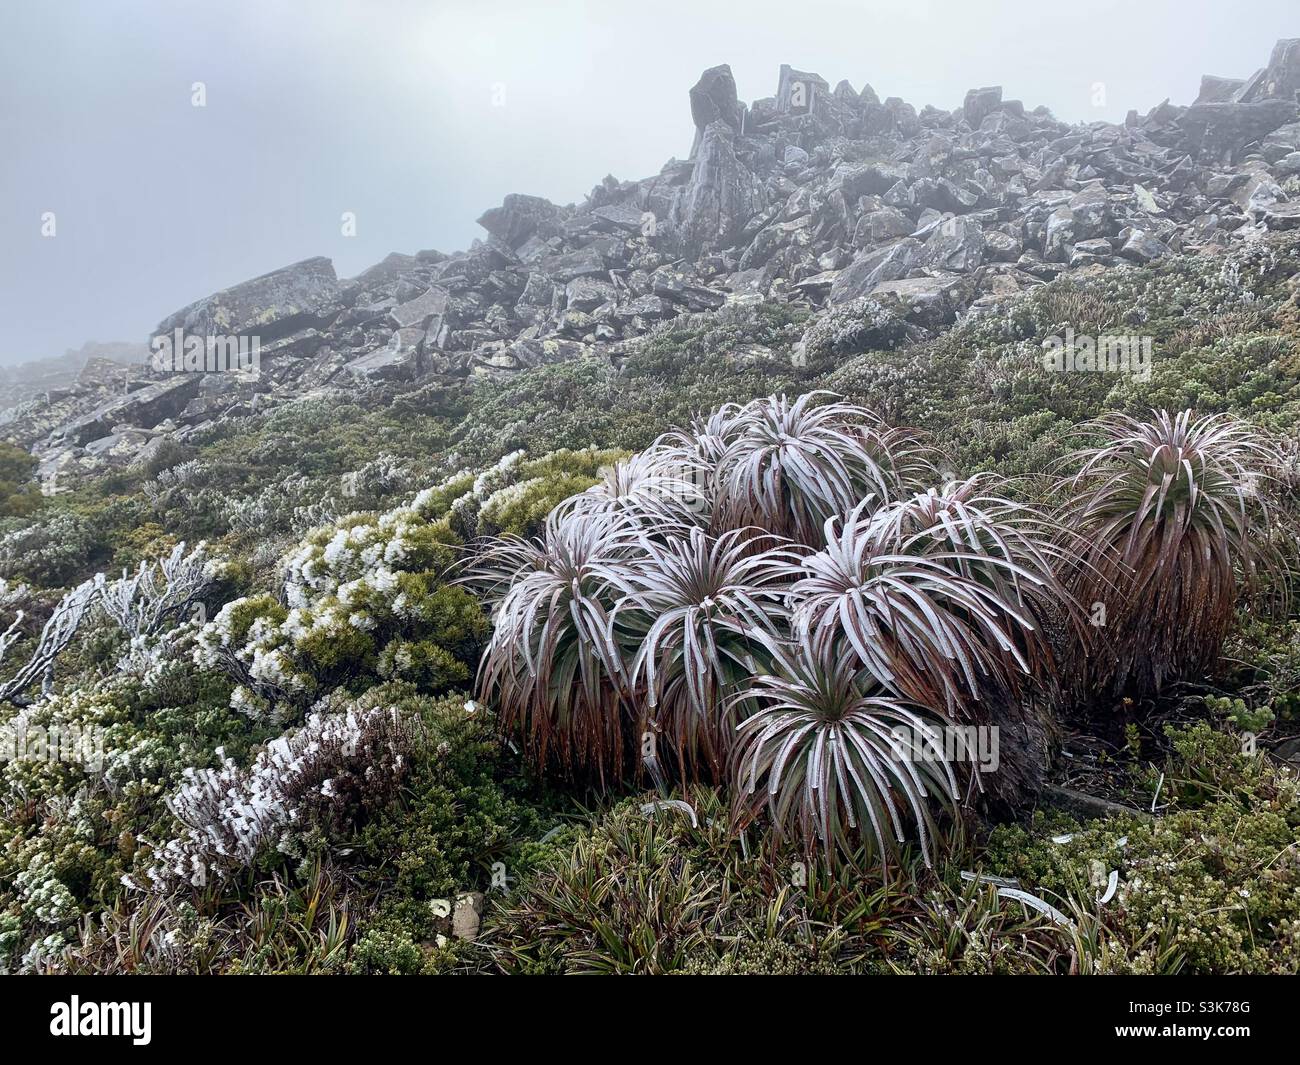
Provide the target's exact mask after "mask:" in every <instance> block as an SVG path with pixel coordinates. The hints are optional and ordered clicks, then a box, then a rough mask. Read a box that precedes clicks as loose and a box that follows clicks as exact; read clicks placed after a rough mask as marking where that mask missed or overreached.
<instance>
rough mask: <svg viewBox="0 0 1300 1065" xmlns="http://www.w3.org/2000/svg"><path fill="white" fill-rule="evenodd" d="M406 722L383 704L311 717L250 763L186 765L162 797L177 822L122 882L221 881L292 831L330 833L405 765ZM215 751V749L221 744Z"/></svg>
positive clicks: (377, 798)
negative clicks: (173, 833)
mask: <svg viewBox="0 0 1300 1065" xmlns="http://www.w3.org/2000/svg"><path fill="white" fill-rule="evenodd" d="M410 729H411V726H410V723H409V722H408V721H407V720H406V719H404V718H403V717H402V716H401V715H400V714H399V713H397V712H396V711H394V710H392V709H390V708H388V707H386V706H370V707H361V706H353V707H351V708H349V709H347V710H346V711H344V712H342V713H333V714H313V715H312V716H311V717H310V718H308V720H307V723H306V724H305V725H304V726H303V727H302V728H300V729H298V730H297V731H295V732H293V733H291V734H288V735H285V736H281V737H279V738H278V739H276V740H273V741H272V742H271V743H270V744H268V745H267V746H266V747H265V749H263V751H262V752H261V753H260V754H259V755H258V756H257V758H256V759H254V761H253V763H252V765H250V766H248V767H247V768H243V767H240V766H238V765H236V764H235V762H234V761H233V760H232V759H229V758H226V759H224V760H223V761H222V763H221V765H220V767H219V768H216V769H197V770H196V769H187V770H186V771H185V773H184V781H185V782H184V784H183V785H182V786H181V788H180V790H179V791H178V792H176V794H174V795H172V796H171V797H170V798H169V799H168V800H167V805H168V808H169V809H170V810H171V811H172V813H173V814H174V815H175V817H176V819H177V820H178V821H179V822H180V823H181V825H182V826H183V830H182V832H181V834H180V835H179V836H177V837H176V838H174V839H172V840H169V841H168V842H167V843H165V844H164V845H163V846H162V847H160V848H159V849H158V850H157V851H156V852H155V853H154V856H153V858H154V861H153V864H151V865H150V866H149V867H148V869H147V871H146V872H145V873H144V874H143V876H142V877H140V878H134V877H129V878H126V879H125V880H124V881H123V882H124V883H126V885H127V886H128V887H132V888H135V887H139V888H146V889H150V890H154V891H159V892H172V891H177V890H181V889H183V888H184V887H185V886H186V885H190V886H193V887H199V888H201V887H204V886H206V885H207V884H209V883H210V882H213V881H222V880H225V879H227V878H228V877H229V876H231V875H232V874H234V873H236V872H238V871H239V870H241V869H246V868H248V867H249V866H251V865H252V864H253V863H254V861H256V859H257V857H258V855H259V854H260V853H262V852H263V851H265V850H268V849H271V848H280V849H282V850H283V849H291V847H292V839H293V837H294V836H295V834H301V833H305V832H310V831H312V830H313V829H317V830H322V831H325V832H327V833H328V832H331V831H336V830H338V829H340V828H342V827H344V826H346V825H348V824H350V823H352V821H354V820H355V819H356V818H357V817H358V816H359V815H360V814H362V813H364V812H366V811H370V810H375V809H377V808H379V807H380V806H382V805H383V804H384V803H386V802H388V801H389V800H390V799H391V798H392V797H393V795H394V794H395V792H396V788H397V786H398V784H399V783H400V782H401V780H402V778H403V776H404V775H405V774H406V771H407V768H408V762H407V754H408V752H409V750H410V749H411V746H412V734H411V731H410ZM218 754H221V752H220V750H219V751H218Z"/></svg>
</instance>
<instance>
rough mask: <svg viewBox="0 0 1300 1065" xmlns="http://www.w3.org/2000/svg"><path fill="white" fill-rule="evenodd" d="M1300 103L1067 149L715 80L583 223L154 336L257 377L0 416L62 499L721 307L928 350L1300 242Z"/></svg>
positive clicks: (889, 106) (83, 378) (1168, 118)
mask: <svg viewBox="0 0 1300 1065" xmlns="http://www.w3.org/2000/svg"><path fill="white" fill-rule="evenodd" d="M1298 92H1300V40H1283V41H1279V42H1278V44H1277V46H1276V47H1275V48H1274V50H1273V53H1272V55H1271V57H1270V58H1269V61H1268V64H1267V65H1266V66H1265V67H1263V68H1262V69H1260V70H1259V71H1257V72H1256V73H1254V74H1253V75H1251V76H1250V77H1247V78H1228V77H1221V76H1212V75H1206V76H1205V77H1204V78H1203V79H1202V83H1201V89H1200V93H1199V95H1198V96H1197V98H1196V99H1195V100H1194V101H1192V102H1191V103H1190V104H1187V105H1175V104H1172V103H1170V102H1169V101H1168V100H1166V101H1164V102H1162V103H1160V104H1158V105H1157V106H1155V107H1153V108H1151V109H1150V110H1149V111H1147V112H1146V113H1145V114H1139V113H1138V112H1137V111H1131V112H1129V114H1128V117H1127V118H1126V119H1125V121H1124V122H1123V123H1122V124H1118V125H1115V124H1111V123H1106V122H1093V123H1088V124H1084V125H1070V124H1067V123H1064V122H1061V121H1059V120H1057V119H1056V118H1054V117H1053V116H1052V114H1051V113H1050V112H1049V111H1048V110H1047V109H1046V108H1044V107H1036V108H1029V107H1027V106H1026V105H1025V104H1024V103H1022V102H1021V101H1020V100H1015V99H1006V98H1004V95H1003V91H1002V89H1001V87H999V86H985V87H979V88H972V89H971V90H970V91H969V92H968V93H967V94H966V96H965V99H964V100H963V101H962V103H961V105H960V106H958V107H956V108H954V109H953V110H951V111H944V110H940V109H937V108H934V107H926V108H924V109H922V110H920V111H918V110H917V109H916V108H914V107H913V106H912V105H911V104H908V103H906V102H904V101H903V100H900V99H898V98H896V97H887V98H885V99H883V100H882V99H881V97H880V95H879V94H878V93H877V92H876V90H875V89H874V88H872V86H870V85H862V86H861V87H860V88H854V86H853V85H852V84H850V83H849V82H848V81H840V82H839V83H838V84H837V85H835V86H834V88H832V87H831V85H830V83H829V82H828V81H827V80H826V79H825V78H824V77H822V76H821V75H820V74H816V73H812V72H809V71H802V70H796V69H794V68H793V67H790V66H782V67H781V69H780V71H779V74H778V76H777V82H776V93H775V95H773V96H770V97H765V98H763V99H760V100H755V101H753V102H752V103H749V104H746V103H745V102H743V101H741V100H739V99H738V98H737V94H736V84H735V80H734V78H733V76H732V72H731V69H730V67H729V66H727V65H726V64H722V65H719V66H716V67H712V68H710V69H709V70H706V71H704V73H703V74H702V75H701V76H700V79H699V81H698V82H696V84H695V85H694V86H692V87H691V88H690V89H689V91H688V93H687V100H686V101H685V102H686V103H688V105H689V114H690V119H691V121H692V123H693V125H694V135H693V142H692V149H691V155H690V157H689V158H687V159H675V158H674V159H671V160H669V161H668V162H667V163H666V164H665V165H664V167H663V168H662V169H661V170H660V172H659V173H658V174H655V175H653V176H651V177H647V178H643V179H641V180H637V181H619V180H617V179H616V178H614V177H606V178H605V179H604V180H603V181H601V182H600V183H599V184H598V185H596V186H595V188H593V189H592V191H591V193H590V194H589V195H588V196H587V198H586V199H585V200H584V201H583V202H582V203H580V204H570V205H565V206H560V205H556V204H553V203H551V202H549V201H547V200H545V199H542V198H540V197H537V196H530V195H524V194H516V195H510V196H507V197H506V199H505V201H504V202H503V203H502V204H501V205H500V206H497V207H493V208H491V209H490V210H488V211H486V212H485V213H484V214H483V215H482V217H481V218H480V219H479V224H480V225H482V227H483V229H484V230H485V231H486V236H485V237H484V238H483V239H482V240H479V241H475V243H474V244H473V246H472V247H470V249H469V250H468V251H463V252H458V253H455V254H450V255H448V254H443V253H440V252H437V251H420V252H417V253H416V254H414V255H407V254H400V253H393V254H392V255H390V256H388V258H386V259H384V260H383V261H382V262H380V263H378V264H376V265H374V266H372V267H371V268H369V269H368V270H366V271H364V272H363V273H361V274H359V275H358V276H356V277H354V278H350V279H340V278H338V277H337V276H336V273H335V270H334V267H333V265H332V263H331V262H330V261H329V260H328V259H325V258H314V259H308V260H305V261H303V262H299V263H295V264H293V265H290V266H285V267H283V268H281V269H278V270H274V271H272V272H270V273H268V274H265V275H263V276H261V277H258V278H254V279H253V280H250V281H246V282H243V283H242V284H239V285H235V286H234V287H232V288H229V289H226V290H224V291H221V292H217V293H214V294H213V295H211V296H208V297H206V298H205V299H202V300H199V301H198V302H197V303H194V304H192V305H190V306H188V307H184V308H181V309H180V310H177V311H175V312H174V313H172V314H170V315H168V316H166V317H165V318H163V319H162V320H161V321H160V322H159V324H158V327H157V329H156V330H155V336H156V337H162V336H171V335H176V334H177V332H178V331H179V332H180V334H182V335H185V336H198V337H204V338H207V337H230V336H235V337H255V338H256V341H257V345H258V347H257V365H256V366H255V367H252V369H255V370H256V371H257V372H255V373H254V372H235V373H216V372H211V373H204V372H197V371H201V370H202V369H203V368H204V367H203V365H202V364H201V363H199V364H197V365H196V366H195V367H193V371H195V372H190V371H187V370H185V369H182V370H181V372H176V369H175V367H176V366H177V365H178V364H177V363H170V362H169V363H168V364H167V366H166V368H165V369H160V368H158V367H157V366H154V365H149V364H147V363H146V364H143V365H141V364H137V365H136V366H135V367H133V368H132V367H128V368H122V367H120V366H114V365H111V364H100V363H97V362H92V363H90V364H88V365H87V366H86V368H85V369H84V370H83V372H82V373H81V374H80V376H79V377H77V378H76V379H74V380H71V381H61V382H60V387H59V388H57V389H55V390H51V391H48V392H45V393H38V394H36V395H26V396H24V397H23V398H22V402H21V403H20V404H19V405H18V406H16V407H13V408H11V409H10V410H8V411H6V412H5V414H4V416H3V417H4V419H5V424H4V430H5V435H6V436H7V437H8V438H9V439H10V440H12V441H14V442H16V443H19V444H21V445H22V446H24V447H27V448H30V449H31V450H32V451H33V452H34V453H35V454H36V455H37V456H38V457H39V458H40V460H41V472H42V476H43V480H44V484H45V486H46V490H47V491H53V490H57V489H58V488H59V486H60V484H61V479H60V476H59V475H60V474H61V473H64V472H72V471H82V470H95V469H101V468H103V467H105V466H106V465H112V464H129V463H133V462H137V461H138V460H139V457H140V453H141V452H142V451H143V450H144V449H146V448H149V447H150V446H151V444H152V443H153V442H154V441H156V440H157V439H158V438H173V439H175V440H177V441H179V442H184V441H185V440H187V439H188V438H190V437H192V436H193V435H194V434H196V433H199V432H201V431H203V430H204V429H206V428H208V427H211V426H212V425H213V424H214V423H215V422H216V421H218V420H219V419H221V418H223V417H226V416H231V415H237V414H247V413H250V412H257V411H261V410H266V409H268V408H270V407H273V406H276V405H279V404H283V403H285V402H288V401H291V400H294V399H296V398H301V397H303V396H306V395H319V394H321V393H322V392H324V391H329V390H341V391H346V392H349V393H356V392H358V391H365V390H374V391H375V393H376V395H377V396H378V397H380V398H381V399H382V397H384V396H390V395H392V394H394V393H395V392H398V391H401V390H403V389H406V388H410V387H414V386H423V385H425V384H428V383H430V382H436V383H442V384H446V385H449V386H454V385H457V384H459V383H460V382H464V381H467V380H469V381H472V380H473V379H476V378H481V377H498V376H503V375H510V374H514V373H517V372H518V371H520V370H523V369H526V368H529V367H533V366H537V365H539V364H542V363H552V362H557V361H563V360H575V359H598V360H604V361H606V362H608V363H611V364H614V365H617V364H618V363H619V361H620V360H621V359H622V358H624V357H625V356H626V355H627V354H628V352H629V351H630V350H633V349H634V347H635V346H636V345H637V344H638V343H640V342H641V338H643V337H645V336H646V335H647V334H651V333H652V332H654V331H655V330H656V328H657V327H659V326H660V323H663V322H664V321H665V320H668V319H672V318H674V317H676V316H679V315H682V314H686V313H698V312H710V311H715V310H718V309H720V308H723V307H725V306H727V305H728V304H735V303H740V302H760V301H771V302H776V303H788V304H799V305H803V306H805V307H808V308H811V309H814V310H818V311H820V310H821V309H823V308H834V307H836V306H839V305H845V304H852V305H853V306H852V308H850V310H851V311H852V313H853V314H854V315H855V316H856V317H857V318H859V319H862V320H863V323H864V324H863V325H862V328H865V329H867V330H868V331H872V329H873V324H874V325H878V326H879V328H878V329H874V335H876V336H877V340H878V341H879V338H880V337H894V338H896V340H897V341H901V340H903V339H912V340H915V339H917V338H923V337H925V336H926V335H927V334H933V333H935V332H938V331H941V330H943V329H945V328H946V327H948V326H949V325H951V324H952V323H954V322H955V321H957V320H958V319H961V318H964V317H967V316H972V315H978V314H981V313H984V312H987V311H988V310H990V309H992V308H994V307H997V306H999V305H1001V304H1003V303H1004V302H1005V301H1007V300H1010V299H1014V298H1016V297H1017V296H1018V295H1019V294H1021V293H1023V292H1025V291H1026V290H1028V289H1031V288H1033V287H1035V286H1037V285H1040V284H1042V283H1043V282H1045V281H1048V280H1050V279H1052V278H1054V277H1056V276H1057V275H1059V274H1062V273H1065V272H1068V271H1097V270H1101V269H1107V268H1111V267H1115V266H1122V265H1124V264H1128V263H1139V264H1140V263H1146V262H1150V261H1151V260H1154V259H1158V258H1161V257H1162V256H1166V255H1169V254H1171V253H1179V252H1195V251H1198V250H1201V249H1211V248H1215V247H1216V246H1225V245H1228V244H1231V243H1233V242H1243V241H1251V240H1254V239H1256V238H1258V237H1260V236H1262V235H1263V234H1265V233H1266V232H1268V231H1270V230H1285V229H1292V228H1296V227H1300V200H1296V199H1292V198H1289V197H1288V195H1287V193H1286V192H1285V191H1284V188H1283V186H1284V185H1285V184H1286V182H1287V179H1288V178H1291V177H1294V176H1295V175H1297V174H1300V107H1298V104H1297V93H1298ZM685 110H686V109H685V108H684V111H685ZM683 118H685V115H683ZM1293 187H1294V186H1293ZM817 328H818V320H817V319H816V318H815V319H814V320H813V322H812V324H811V325H810V326H809V329H810V330H815V329H817ZM244 369H245V370H247V369H248V368H247V367H245V368H244Z"/></svg>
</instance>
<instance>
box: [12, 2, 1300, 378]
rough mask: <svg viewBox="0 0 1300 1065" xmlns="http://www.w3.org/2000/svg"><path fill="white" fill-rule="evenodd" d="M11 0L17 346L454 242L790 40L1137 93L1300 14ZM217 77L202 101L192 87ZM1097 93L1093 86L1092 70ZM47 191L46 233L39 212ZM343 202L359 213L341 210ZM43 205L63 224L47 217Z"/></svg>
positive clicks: (1067, 6) (680, 125)
mask: <svg viewBox="0 0 1300 1065" xmlns="http://www.w3.org/2000/svg"><path fill="white" fill-rule="evenodd" d="M1248 10H1249V17H1244V14H1245V11H1246V8H1244V6H1243V5H1241V4H1235V3H1225V2H1224V0H1120V2H1111V0H1090V2H1088V3H1080V2H1078V0H1075V2H1072V3H1059V2H1056V0H1014V2H1013V0H1005V2H996V0H954V2H949V0H929V2H926V0H888V2H878V0H780V2H773V0H748V2H747V0H654V2H646V0H638V2H635V3H633V2H624V0H599V2H596V0H545V2H542V0H536V2H533V3H525V2H522V0H424V2H414V0H412V2H404V0H369V2H349V0H310V2H309V0H298V2H296V3H287V2H281V0H220V2H212V3H204V4H201V5H200V4H197V3H182V2H180V0H120V2H119V0H84V2H70V0H37V2H29V3H19V2H17V0H4V3H3V12H4V18H3V23H0V26H2V28H0V361H6V362H12V361H19V360H22V359H27V358H34V357H39V356H44V355H51V354H56V353H59V352H61V351H63V350H64V349H65V348H68V347H80V346H81V344H82V343H83V342H84V341H86V340H89V339H96V340H101V341H107V340H139V341H143V340H144V339H145V338H146V337H147V336H148V334H149V332H150V330H151V329H152V327H153V326H154V325H155V324H156V323H157V322H158V320H159V319H160V318H162V317H164V316H165V315H166V314H168V313H170V312H171V311H173V310H176V309H177V308H179V307H181V306H183V305H185V304H186V303H189V302H191V301H193V300H195V299H198V298H199V297H202V296H204V295H206V294H208V293H209V292H212V291H215V290H217V289H220V288H223V287H225V286H227V285H231V284H234V283H236V282H239V281H242V280H244V279H246V278H250V277H253V276H255V275H257V274H261V273H265V272H267V271H268V270H272V269H275V268H276V267H279V266H282V265H285V264H287V263H291V262H294V261H296V260H298V259H303V258H306V257H308V256H312V255H328V256H330V257H332V258H333V260H334V264H335V266H336V268H337V269H338V272H339V274H340V276H351V275H354V274H356V273H358V272H360V271H361V270H363V269H364V268H365V267H366V266H368V265H370V264H371V263H373V262H376V261H378V260H379V259H381V258H383V257H384V256H385V255H386V254H388V253H389V252H390V251H405V252H414V251H417V250H418V249H421V248H438V249H441V250H443V251H453V250H456V249H459V248H463V247H466V246H468V244H469V243H470V241H471V240H473V239H474V238H475V237H476V236H479V235H481V230H479V228H478V227H477V226H476V225H475V223H474V220H475V219H476V218H477V217H478V216H479V215H480V214H481V213H482V212H483V210H484V209H486V208H487V207H489V206H492V205H493V204H496V203H499V202H500V200H501V198H502V197H503V196H504V195H505V194H506V193H508V192H529V193H534V194H538V195H542V196H546V197H548V198H550V199H552V200H555V201H556V202H562V203H568V202H572V201H575V200H579V199H581V198H582V197H583V195H585V193H586V192H588V191H589V190H590V189H591V187H592V186H593V185H595V184H596V183H597V182H598V181H599V180H600V179H601V178H602V177H604V176H605V175H606V174H607V173H612V174H614V175H615V176H616V177H619V178H621V179H626V178H639V177H645V176H647V175H649V174H653V173H656V172H657V171H658V170H659V168H660V167H661V166H662V165H663V163H664V162H666V161H667V160H668V159H669V158H670V157H671V156H673V155H677V156H685V155H686V154H687V152H688V151H689V149H690V144H691V133H692V126H691V119H690V111H689V106H688V103H687V95H686V94H687V90H688V89H689V88H690V86H691V85H692V84H693V83H694V81H695V79H696V78H697V77H698V75H699V73H700V71H701V70H703V69H704V68H706V67H709V66H713V65H715V64H718V63H730V64H731V68H732V71H733V72H734V73H735V76H736V82H737V85H738V87H739V91H740V95H741V97H742V98H744V99H746V100H752V99H754V98H756V97H760V96H770V95H772V94H773V93H774V92H775V89H776V79H777V68H778V66H779V65H780V64H781V63H783V62H786V63H790V64H791V65H792V66H795V67H797V68H800V69H803V70H812V71H816V72H818V73H820V74H821V75H822V76H823V77H825V78H826V79H827V80H828V81H829V82H830V83H831V84H832V85H834V84H835V83H836V82H838V81H839V80H840V79H841V78H847V79H848V80H849V81H850V82H851V83H852V84H853V85H854V87H855V88H861V87H862V84H863V83H864V82H869V83H870V84H871V85H872V87H873V88H875V89H876V91H877V92H878V93H879V94H880V96H881V98H884V97H885V96H901V97H902V98H903V99H905V100H907V101H909V102H911V103H913V104H915V105H916V106H917V107H918V108H919V107H921V106H923V105H925V104H927V103H930V104H934V105H935V106H937V107H942V108H945V109H949V108H953V107H955V106H957V105H959V104H960V103H961V101H962V97H963V95H964V93H965V91H966V89H968V88H970V87H972V86H978V85H988V84H1001V85H1002V86H1004V89H1005V95H1006V96H1008V97H1018V98H1020V99H1022V100H1024V102H1025V103H1026V104H1027V105H1028V106H1030V107H1033V106H1036V105H1038V104H1046V105H1047V106H1048V107H1050V108H1051V109H1052V110H1053V111H1054V112H1055V113H1056V115H1057V116H1058V117H1060V118H1063V119H1066V120H1070V121H1092V120H1096V119H1107V120H1120V119H1122V118H1123V117H1124V114H1125V112H1126V111H1127V110H1128V109H1129V108H1130V107H1134V108H1137V109H1139V110H1141V111H1145V110H1147V109H1149V108H1150V107H1152V106H1153V105H1155V104H1157V103H1159V102H1160V101H1161V100H1162V99H1164V98H1166V97H1169V98H1171V99H1172V100H1173V101H1174V102H1175V103H1189V102H1191V100H1192V98H1193V97H1194V96H1195V95H1196V90H1197V85H1198V82H1199V79H1200V75H1201V74H1202V73H1212V74H1220V75H1225V76H1234V77H1245V76H1247V75H1249V74H1251V73H1253V72H1254V71H1255V70H1256V69H1257V68H1258V67H1261V66H1263V65H1264V64H1265V63H1266V62H1267V60H1268V55H1269V52H1270V50H1271V48H1272V46H1273V43H1274V41H1275V40H1276V39H1277V38H1279V37H1287V36H1291V37H1294V36H1300V8H1297V6H1296V2H1295V0H1255V2H1253V3H1251V4H1250V5H1249V9H1248ZM195 82H202V83H203V85H204V91H205V92H206V106H203V107H195V106H193V89H192V86H193V84H194V83H195ZM1098 82H1100V83H1102V84H1104V86H1105V104H1104V106H1096V105H1095V104H1094V86H1095V84H1096V83H1098ZM47 212H52V213H53V215H54V226H55V235H54V236H52V237H46V236H43V235H42V226H43V222H42V219H43V216H45V215H46V213H47ZM344 212H353V213H354V214H355V216H356V235H355V236H352V237H345V236H343V235H342V233H341V221H340V220H341V216H342V215H343V213H344ZM46 228H48V227H46Z"/></svg>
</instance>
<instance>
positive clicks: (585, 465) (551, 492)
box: [429, 448, 626, 540]
mask: <svg viewBox="0 0 1300 1065" xmlns="http://www.w3.org/2000/svg"><path fill="white" fill-rule="evenodd" d="M625 454H626V453H625V452H622V451H619V450H616V449H610V450H603V449H600V448H583V449H580V450H576V451H575V450H572V449H570V448H562V449H560V450H559V451H552V452H550V453H549V454H546V455H543V456H542V457H541V458H537V459H530V458H528V456H527V454H526V453H525V452H523V451H514V452H511V453H510V454H509V455H506V456H505V457H504V458H503V459H501V460H500V461H499V462H497V463H495V464H494V465H492V466H490V467H488V469H486V470H484V471H483V472H482V473H479V474H477V475H474V476H471V475H470V474H468V473H465V474H460V475H458V476H457V477H455V478H452V479H451V480H449V481H447V482H445V483H444V485H443V486H440V488H439V489H437V490H435V492H437V493H438V496H437V497H430V500H429V501H430V503H433V502H435V499H436V498H439V497H444V496H446V495H448V494H451V493H455V495H454V498H452V499H451V500H450V501H449V502H448V504H447V505H448V520H449V521H450V523H451V527H452V529H453V530H455V532H456V534H457V535H459V536H461V537H462V538H464V539H466V540H472V539H474V538H476V537H481V536H493V535H500V534H502V533H513V534H515V535H518V536H522V535H525V534H526V533H532V532H536V531H537V530H538V529H540V528H541V526H542V524H543V522H544V521H545V520H546V515H547V514H549V513H550V512H551V510H552V509H554V507H555V506H556V505H557V504H559V503H560V502H562V501H563V500H565V499H568V498H569V497H570V496H573V495H576V494H577V493H579V492H582V491H584V490H586V489H587V488H590V487H591V486H592V485H593V484H595V483H596V482H597V480H598V479H599V477H600V474H601V471H603V470H605V469H606V468H608V467H610V466H612V465H613V464H614V463H616V462H617V461H618V460H619V459H620V458H623V457H624V456H625Z"/></svg>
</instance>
